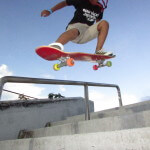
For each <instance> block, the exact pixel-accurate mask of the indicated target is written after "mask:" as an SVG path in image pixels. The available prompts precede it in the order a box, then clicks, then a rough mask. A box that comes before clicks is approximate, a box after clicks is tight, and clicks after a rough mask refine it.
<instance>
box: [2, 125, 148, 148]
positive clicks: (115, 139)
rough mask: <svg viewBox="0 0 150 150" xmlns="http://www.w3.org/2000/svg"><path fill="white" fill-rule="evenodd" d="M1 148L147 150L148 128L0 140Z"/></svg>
mask: <svg viewBox="0 0 150 150" xmlns="http://www.w3.org/2000/svg"><path fill="white" fill-rule="evenodd" d="M0 149H1V150H149V149H150V128H139V129H129V130H121V131H114V132H112V131H111V132H97V133H87V134H75V135H66V136H53V137H43V138H33V139H31V138H30V139H22V140H11V141H0Z"/></svg>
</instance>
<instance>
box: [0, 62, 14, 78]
mask: <svg viewBox="0 0 150 150" xmlns="http://www.w3.org/2000/svg"><path fill="white" fill-rule="evenodd" d="M12 74H13V73H12V72H11V71H9V70H8V67H7V65H5V64H2V65H1V66H0V78H1V77H3V76H11V75H12Z"/></svg>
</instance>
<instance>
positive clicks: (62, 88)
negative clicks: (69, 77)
mask: <svg viewBox="0 0 150 150" xmlns="http://www.w3.org/2000/svg"><path fill="white" fill-rule="evenodd" d="M58 87H59V90H60V91H61V92H65V91H66V88H65V87H64V85H59V86H58Z"/></svg>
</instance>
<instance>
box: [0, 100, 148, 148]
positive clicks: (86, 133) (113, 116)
mask: <svg viewBox="0 0 150 150" xmlns="http://www.w3.org/2000/svg"><path fill="white" fill-rule="evenodd" d="M49 126H50V127H45V128H40V129H35V130H33V131H22V132H21V133H20V135H21V136H20V138H24V139H18V140H8V141H0V150H103V149H104V150H150V101H146V102H141V103H137V104H132V105H127V106H123V107H121V108H118V107H117V108H114V109H108V110H104V111H100V112H95V113H92V114H91V120H88V121H85V120H84V115H79V116H74V117H71V118H70V117H69V118H67V119H66V120H64V121H59V122H53V123H49Z"/></svg>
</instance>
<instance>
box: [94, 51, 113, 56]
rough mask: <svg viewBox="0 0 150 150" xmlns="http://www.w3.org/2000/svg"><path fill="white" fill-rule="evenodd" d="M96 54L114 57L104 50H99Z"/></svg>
mask: <svg viewBox="0 0 150 150" xmlns="http://www.w3.org/2000/svg"><path fill="white" fill-rule="evenodd" d="M95 54H99V55H105V56H113V53H112V52H105V51H103V50H98V51H96V52H95Z"/></svg>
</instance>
